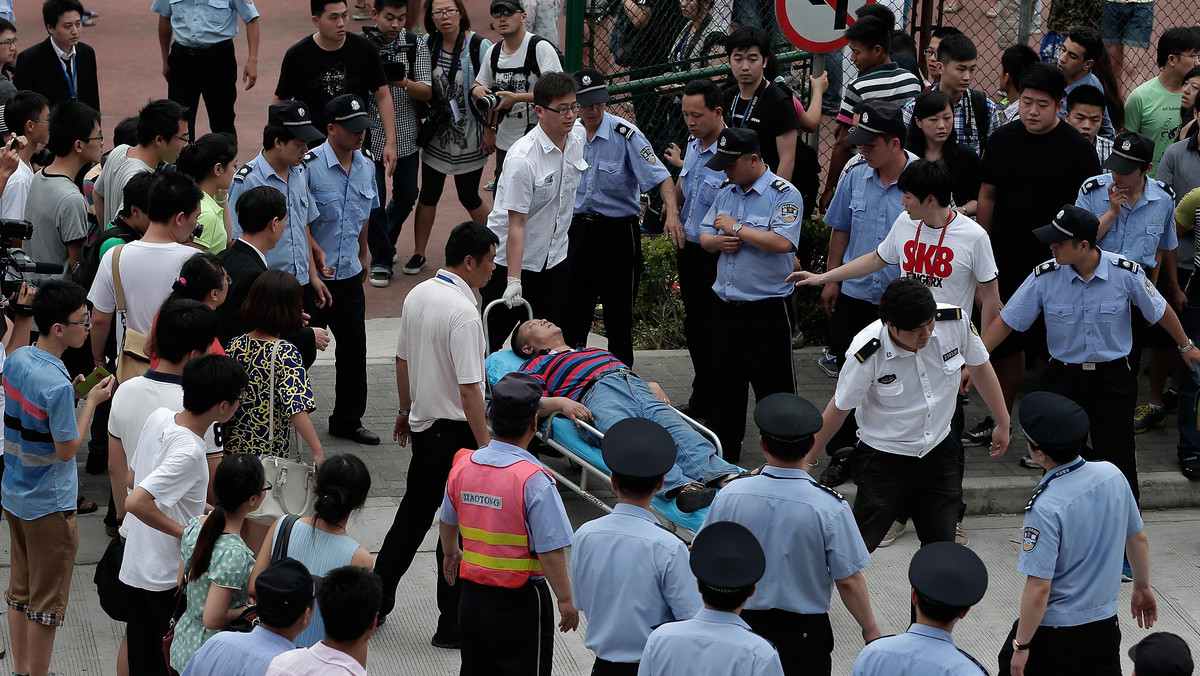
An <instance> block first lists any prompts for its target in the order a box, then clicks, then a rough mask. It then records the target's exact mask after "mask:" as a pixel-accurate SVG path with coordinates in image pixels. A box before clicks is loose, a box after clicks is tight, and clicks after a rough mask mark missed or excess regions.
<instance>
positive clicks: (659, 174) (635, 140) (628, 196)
mask: <svg viewBox="0 0 1200 676" xmlns="http://www.w3.org/2000/svg"><path fill="white" fill-rule="evenodd" d="M575 133H577V134H579V138H581V139H583V159H584V161H586V162H587V164H588V168H587V169H584V170H583V176H581V177H580V178H579V187H578V188H576V189H575V213H577V214H599V215H601V216H609V217H612V218H620V217H622V216H636V215H637V214H638V213H640V212H641V211H642V193H644V192H649V191H650V190H652V189H653V188H654V187H655V186H657V185H659V184H661V183H662V182H663V181H665V180H667V179H668V178H671V173H670V172H669V171H667V168H666V167H664V166H663V163H662V161H661V160H659V159H658V157H657V156H656V155H655V154H654V147H653V146H651V145H650V142H649V141H647V140H646V135H645V134H643V133H642V132H641V131H640V130H639V129H638V128H637V127H635V126H633V124H632V123H629V122H626V121H625V120H622V119H621V118H619V117H617V116H616V115H613V114H612V113H604V117H603V119H601V120H600V126H599V128H597V129H596V135H595V136H593V137H592V139H591V140H590V141H589V140H588V137H587V130H586V129H585V128H584V126H583V121H582V120H579V121H577V122H576V123H575ZM631 178H632V180H631Z"/></svg>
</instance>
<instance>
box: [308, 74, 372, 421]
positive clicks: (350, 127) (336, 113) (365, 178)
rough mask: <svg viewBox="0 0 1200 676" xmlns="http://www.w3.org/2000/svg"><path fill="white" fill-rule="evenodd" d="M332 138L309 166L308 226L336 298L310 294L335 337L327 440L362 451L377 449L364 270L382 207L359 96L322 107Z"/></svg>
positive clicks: (315, 321) (314, 310)
mask: <svg viewBox="0 0 1200 676" xmlns="http://www.w3.org/2000/svg"><path fill="white" fill-rule="evenodd" d="M325 120H326V121H327V123H328V124H327V126H328V133H329V138H328V140H326V141H325V143H323V144H321V145H320V146H318V147H317V148H316V149H314V150H313V155H314V157H313V159H312V160H311V161H309V162H308V164H307V165H306V167H307V172H306V173H307V174H308V188H309V191H310V192H311V193H312V196H313V198H314V199H315V200H316V202H317V209H318V211H319V213H320V215H319V216H318V217H317V220H315V221H313V223H312V225H311V226H309V227H310V230H311V231H312V237H313V242H314V244H313V258H314V260H315V261H316V264H317V274H318V275H319V276H320V277H321V279H322V280H323V281H324V284H325V287H326V288H328V289H329V294H330V295H331V296H332V297H333V301H334V302H332V303H327V304H325V306H324V307H321V308H318V307H316V305H315V299H313V297H312V296H311V295H306V297H305V305H306V308H305V309H306V310H307V311H308V313H309V315H311V316H312V320H311V321H310V323H311V324H312V325H314V326H319V327H321V328H325V327H329V328H330V329H332V331H333V335H334V336H335V337H336V338H337V361H336V363H335V366H336V369H337V371H336V381H335V383H334V405H333V412H332V413H331V414H330V416H329V433H330V434H332V435H333V436H335V437H342V438H344V439H350V440H351V441H355V442H358V443H360V444H368V445H376V444H378V443H379V436H378V435H376V434H375V433H374V432H372V431H370V430H368V429H367V428H365V427H363V424H362V416H363V413H365V412H366V409H367V325H366V310H367V301H366V296H365V294H364V293H363V278H364V276H365V275H364V273H363V271H364V270H366V269H367V265H368V263H369V261H370V257H371V251H370V249H369V248H368V247H367V227H366V225H367V219H368V217H369V216H370V213H371V209H374V208H376V207H378V206H379V203H380V199H379V191H378V189H377V188H376V185H375V164H374V159H373V157H372V156H371V151H369V150H367V149H366V148H364V147H363V141H364V139H365V137H366V133H367V132H366V130H367V128H368V127H370V126H371V117H370V116H369V115H368V114H367V105H366V103H364V102H363V100H362V99H360V98H359V97H358V96H356V95H354V94H342V95H341V96H337V97H334V98H333V99H330V101H329V103H327V104H325Z"/></svg>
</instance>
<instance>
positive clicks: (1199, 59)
mask: <svg viewBox="0 0 1200 676" xmlns="http://www.w3.org/2000/svg"><path fill="white" fill-rule="evenodd" d="M2 44H4V43H3V42H0V45H2ZM1171 56H1178V57H1179V58H1180V59H1191V60H1192V61H1193V62H1195V63H1200V52H1192V53H1191V54H1172V55H1171Z"/></svg>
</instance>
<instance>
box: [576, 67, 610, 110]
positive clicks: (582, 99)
mask: <svg viewBox="0 0 1200 676" xmlns="http://www.w3.org/2000/svg"><path fill="white" fill-rule="evenodd" d="M574 77H575V83H576V84H577V85H579V89H578V91H576V96H577V97H578V100H579V107H580V108H587V107H588V106H594V105H596V104H597V103H608V87H605V86H604V74H603V73H601V72H600V71H598V70H596V69H595V68H584V69H582V70H577V71H575V76H574Z"/></svg>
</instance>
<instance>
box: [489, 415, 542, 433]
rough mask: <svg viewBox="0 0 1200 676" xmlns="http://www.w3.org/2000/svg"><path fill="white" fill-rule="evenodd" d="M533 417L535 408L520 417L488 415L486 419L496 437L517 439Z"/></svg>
mask: <svg viewBox="0 0 1200 676" xmlns="http://www.w3.org/2000/svg"><path fill="white" fill-rule="evenodd" d="M535 418H537V411H536V410H535V411H532V412H530V414H529V415H527V416H522V417H516V416H493V415H488V421H489V422H491V423H492V433H493V436H495V437H496V438H497V439H519V438H520V437H521V435H523V434H525V430H527V429H529V426H530V425H532V424H533V421H534V419H535Z"/></svg>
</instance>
